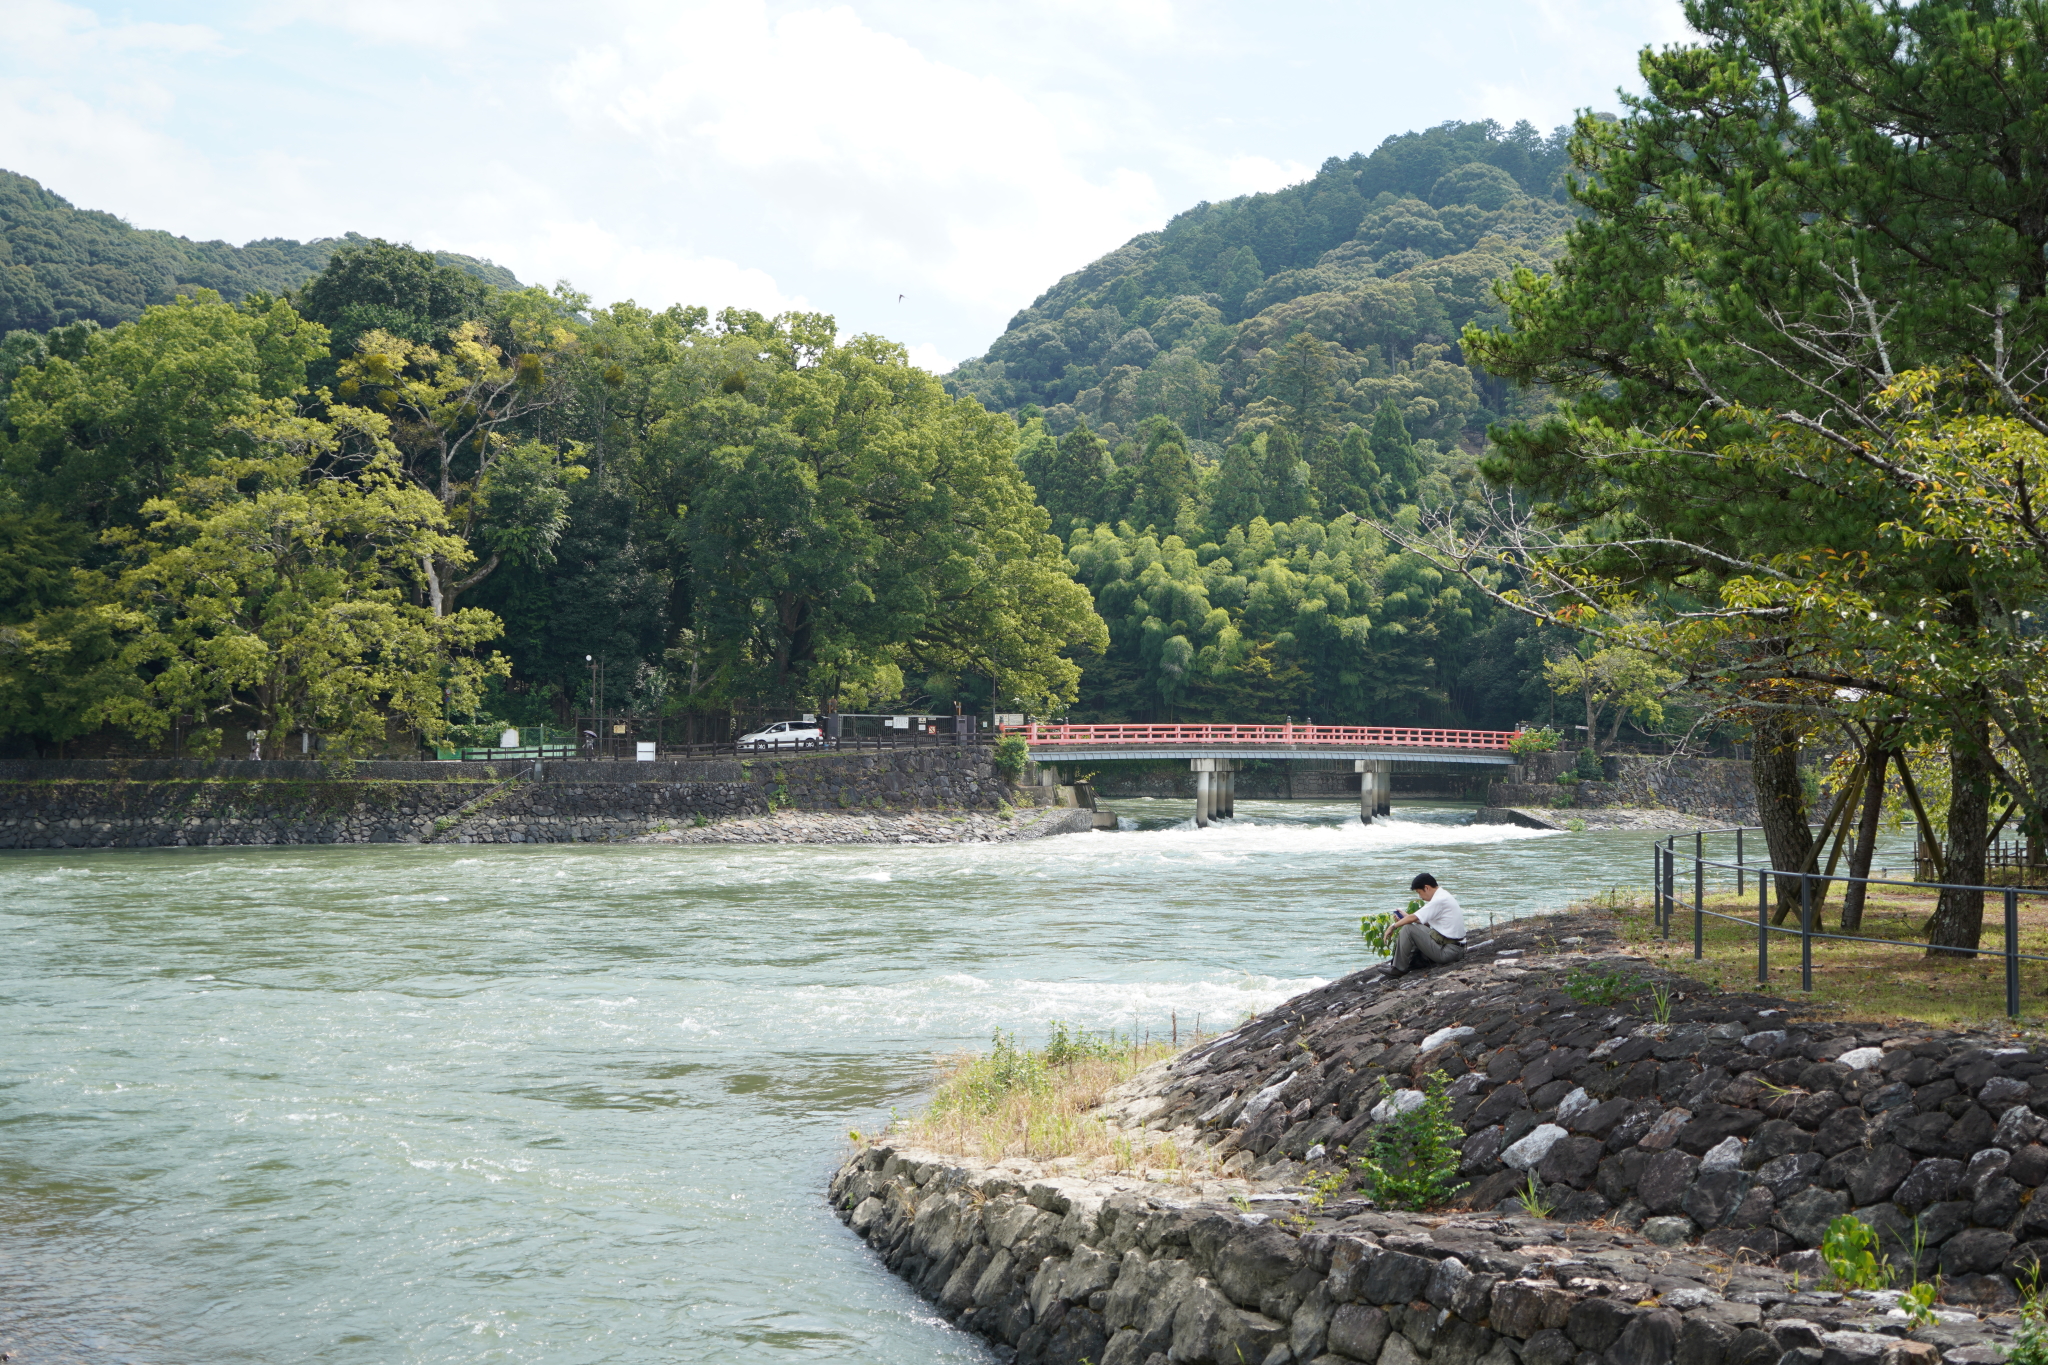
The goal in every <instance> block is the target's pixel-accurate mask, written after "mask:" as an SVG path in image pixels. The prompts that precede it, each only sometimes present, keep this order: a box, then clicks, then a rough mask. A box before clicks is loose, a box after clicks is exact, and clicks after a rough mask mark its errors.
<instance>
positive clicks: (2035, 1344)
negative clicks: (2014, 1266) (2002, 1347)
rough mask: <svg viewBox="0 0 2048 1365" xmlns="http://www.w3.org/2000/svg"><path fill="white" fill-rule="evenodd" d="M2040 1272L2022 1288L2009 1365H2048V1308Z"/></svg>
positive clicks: (2006, 1356)
mask: <svg viewBox="0 0 2048 1365" xmlns="http://www.w3.org/2000/svg"><path fill="white" fill-rule="evenodd" d="M2039 1274H2040V1271H2039V1270H2038V1269H2036V1271H2035V1273H2034V1275H2033V1276H2031V1277H2029V1278H2028V1279H2027V1280H2026V1282H2025V1284H2024V1285H2023V1286H2022V1287H2021V1290H2020V1292H2021V1294H2022V1296H2023V1300H2024V1301H2023V1302H2022V1303H2021V1304H2020V1325H2019V1330H2018V1331H2016V1332H2014V1333H2013V1334H2012V1345H2010V1346H2008V1347H2007V1348H2006V1351H2005V1365H2048V1309H2044V1307H2043V1305H2042V1303H2041V1285H2040V1280H2039V1278H2038V1277H2039Z"/></svg>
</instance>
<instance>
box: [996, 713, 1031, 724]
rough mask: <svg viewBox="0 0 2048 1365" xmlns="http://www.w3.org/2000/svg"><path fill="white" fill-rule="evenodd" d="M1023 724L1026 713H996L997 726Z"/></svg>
mask: <svg viewBox="0 0 2048 1365" xmlns="http://www.w3.org/2000/svg"><path fill="white" fill-rule="evenodd" d="M1023 723H1024V713H1023V712H1021V711H998V712H996V724H998V725H1022V724H1023Z"/></svg>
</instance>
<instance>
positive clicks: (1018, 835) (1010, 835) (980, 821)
mask: <svg viewBox="0 0 2048 1365" xmlns="http://www.w3.org/2000/svg"><path fill="white" fill-rule="evenodd" d="M1093 824H1094V813H1093V812H1092V811H1086V810H1079V809H1076V808H1073V807H1067V808H1064V809H1061V808H1057V807H1056V808H1054V809H1051V810H1035V809H1034V810H1019V811H1012V812H1011V813H1010V814H1008V815H1002V814H989V813H986V812H982V811H971V812H962V813H956V814H947V813H946V812H944V811H920V812H913V813H903V814H894V813H892V814H881V815H851V814H842V813H839V812H836V811H815V812H814V811H776V812H775V813H774V814H772V815H763V816H754V817H750V818H747V819H739V820H720V821H718V822H716V823H715V824H708V825H705V826H702V827H694V826H693V827H685V828H679V829H668V830H660V831H657V832H655V833H653V834H645V835H642V836H640V839H639V842H641V843H643V844H993V843H1009V842H1013V841H1015V840H1018V839H1043V838H1046V837H1048V836H1050V835H1054V834H1085V833H1087V832H1088V830H1089V829H1091V828H1092V827H1093Z"/></svg>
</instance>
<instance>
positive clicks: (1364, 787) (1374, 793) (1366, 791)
mask: <svg viewBox="0 0 2048 1365" xmlns="http://www.w3.org/2000/svg"><path fill="white" fill-rule="evenodd" d="M1352 766H1353V767H1354V768H1356V769H1357V771H1358V818H1359V819H1360V820H1361V821H1363V822H1364V823H1365V824H1368V825H1369V824H1371V823H1372V818H1373V816H1375V815H1392V814H1393V813H1394V805H1393V795H1394V764H1393V762H1392V760H1390V759H1384V758H1358V759H1353V760H1352Z"/></svg>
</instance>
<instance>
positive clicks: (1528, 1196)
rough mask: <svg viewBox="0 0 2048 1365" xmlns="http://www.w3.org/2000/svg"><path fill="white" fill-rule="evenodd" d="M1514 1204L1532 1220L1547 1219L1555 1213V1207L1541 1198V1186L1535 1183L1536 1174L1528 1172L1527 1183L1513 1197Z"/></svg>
mask: <svg viewBox="0 0 2048 1365" xmlns="http://www.w3.org/2000/svg"><path fill="white" fill-rule="evenodd" d="M1515 1202H1516V1203H1518V1204H1520V1205H1521V1206H1522V1212H1524V1213H1526V1214H1528V1215H1529V1216H1530V1217H1532V1218H1548V1217H1550V1215H1551V1214H1553V1213H1555V1212H1557V1206H1556V1205H1555V1204H1552V1203H1551V1202H1550V1201H1549V1200H1548V1199H1545V1198H1544V1197H1543V1186H1542V1185H1540V1184H1538V1183H1537V1180H1536V1172H1534V1171H1533V1170H1532V1171H1530V1172H1529V1180H1528V1183H1527V1184H1525V1185H1523V1186H1522V1189H1521V1192H1520V1193H1519V1194H1517V1195H1516V1196H1515Z"/></svg>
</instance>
